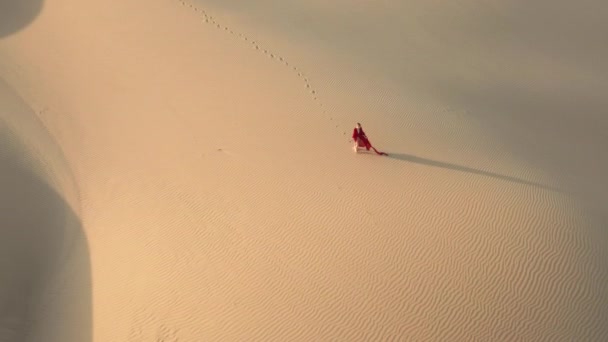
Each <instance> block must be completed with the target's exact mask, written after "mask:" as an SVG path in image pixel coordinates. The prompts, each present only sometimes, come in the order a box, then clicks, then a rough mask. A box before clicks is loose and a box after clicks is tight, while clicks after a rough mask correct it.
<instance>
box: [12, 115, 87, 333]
mask: <svg viewBox="0 0 608 342" xmlns="http://www.w3.org/2000/svg"><path fill="white" fill-rule="evenodd" d="M5 108H6V107H4V108H2V107H0V111H2V110H4V109H5ZM0 114H2V113H0ZM9 114H23V113H9ZM26 114H27V113H26ZM20 140H21V139H20V137H19V134H17V133H16V132H15V131H14V130H12V129H11V126H9V125H8V124H7V123H6V122H5V121H3V120H2V119H1V118H0V219H1V221H0V341H7V342H8V341H20V342H21V341H24V342H38V341H41V342H42V341H46V342H65V341H82V342H87V341H91V339H92V336H91V334H92V329H91V328H92V323H91V271H90V263H89V248H88V244H87V240H86V236H85V234H84V232H83V229H82V226H81V222H80V220H79V218H78V216H77V215H76V213H75V212H74V211H73V210H72V209H71V207H70V205H69V204H68V203H66V201H65V200H64V198H63V196H62V194H60V193H58V192H57V191H56V190H55V189H54V188H53V187H52V186H51V185H50V184H49V182H48V181H47V180H46V179H45V176H44V173H41V172H40V170H42V168H41V167H40V165H41V161H40V160H37V159H40V158H39V156H36V155H35V154H33V153H32V152H31V150H28V149H27V148H26V147H25V145H24V144H22V143H21V142H20Z"/></svg>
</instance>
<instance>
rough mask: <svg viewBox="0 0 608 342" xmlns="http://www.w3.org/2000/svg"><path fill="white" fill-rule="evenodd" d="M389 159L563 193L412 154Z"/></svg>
mask: <svg viewBox="0 0 608 342" xmlns="http://www.w3.org/2000/svg"><path fill="white" fill-rule="evenodd" d="M388 157H389V158H392V159H397V160H402V161H406V162H410V163H416V164H421V165H427V166H432V167H438V168H442V169H448V170H454V171H459V172H466V173H470V174H474V175H479V176H484V177H490V178H495V179H499V180H502V181H505V182H511V183H516V184H521V185H527V186H533V187H536V188H540V189H544V190H549V191H554V192H559V193H563V190H561V189H558V188H556V187H552V186H549V185H545V184H541V183H536V182H531V181H527V180H525V179H521V178H517V177H511V176H505V175H501V174H498V173H493V172H488V171H483V170H479V169H474V168H470V167H466V166H462V165H457V164H451V163H446V162H441V161H437V160H432V159H426V158H422V157H417V156H414V155H411V154H399V153H390V154H389V155H388Z"/></svg>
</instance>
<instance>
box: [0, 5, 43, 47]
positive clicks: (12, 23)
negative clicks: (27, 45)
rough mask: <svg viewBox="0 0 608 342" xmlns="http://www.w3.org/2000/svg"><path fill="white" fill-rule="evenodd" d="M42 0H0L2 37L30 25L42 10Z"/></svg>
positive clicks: (0, 35)
mask: <svg viewBox="0 0 608 342" xmlns="http://www.w3.org/2000/svg"><path fill="white" fill-rule="evenodd" d="M42 2H43V1H42V0H0V38H3V37H6V36H9V35H11V34H13V33H15V32H17V31H19V30H21V29H23V28H24V27H26V26H27V25H29V24H30V23H31V22H32V21H34V19H36V17H37V16H38V15H39V14H40V11H41V10H42Z"/></svg>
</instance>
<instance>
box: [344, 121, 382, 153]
mask: <svg viewBox="0 0 608 342" xmlns="http://www.w3.org/2000/svg"><path fill="white" fill-rule="evenodd" d="M353 141H354V142H355V145H354V146H353V150H354V151H355V153H357V152H358V151H359V147H365V149H366V150H368V151H369V149H370V148H371V149H373V150H374V152H376V153H377V154H379V155H383V156H388V154H386V153H384V152H379V151H378V150H376V149H375V148H374V147H373V146H372V143H371V142H370V141H369V139H368V138H367V135H366V134H365V132H364V131H363V127H361V124H360V123H358V122H357V126H355V129H354V130H353Z"/></svg>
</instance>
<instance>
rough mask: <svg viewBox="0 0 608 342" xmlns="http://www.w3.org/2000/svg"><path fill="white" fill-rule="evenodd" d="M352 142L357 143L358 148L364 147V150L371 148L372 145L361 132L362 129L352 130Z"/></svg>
mask: <svg viewBox="0 0 608 342" xmlns="http://www.w3.org/2000/svg"><path fill="white" fill-rule="evenodd" d="M353 140H354V141H356V142H357V145H358V146H359V147H365V149H366V150H368V151H369V149H370V148H371V147H372V144H371V143H370V142H369V139H368V138H367V135H365V132H364V131H363V128H356V127H355V128H354V129H353Z"/></svg>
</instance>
